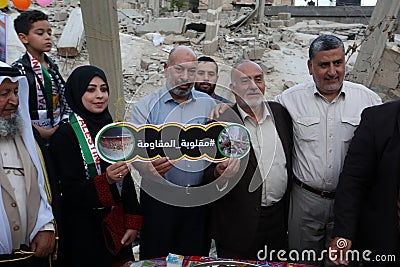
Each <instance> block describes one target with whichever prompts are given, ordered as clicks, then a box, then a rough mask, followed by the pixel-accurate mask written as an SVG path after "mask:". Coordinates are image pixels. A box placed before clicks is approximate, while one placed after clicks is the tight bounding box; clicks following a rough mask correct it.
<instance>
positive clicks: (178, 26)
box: [136, 17, 186, 34]
mask: <svg viewBox="0 0 400 267" xmlns="http://www.w3.org/2000/svg"><path fill="white" fill-rule="evenodd" d="M185 23H186V18H184V17H174V18H155V19H153V20H151V21H150V22H149V23H146V24H144V25H138V26H137V27H136V33H137V34H145V33H147V32H156V31H158V32H162V33H174V34H182V33H183V32H184V28H185Z"/></svg>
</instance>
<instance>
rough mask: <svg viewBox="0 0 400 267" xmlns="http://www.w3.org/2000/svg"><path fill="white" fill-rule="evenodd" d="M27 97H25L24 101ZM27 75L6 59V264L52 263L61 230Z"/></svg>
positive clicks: (1, 87) (0, 153) (0, 218)
mask: <svg viewBox="0 0 400 267" xmlns="http://www.w3.org/2000/svg"><path fill="white" fill-rule="evenodd" d="M20 100H21V102H20ZM39 153H40V152H39V151H38V149H37V147H36V144H35V139H34V137H33V132H32V126H31V122H30V117H29V112H28V84H27V81H26V77H25V76H22V74H21V73H20V72H19V71H18V70H17V69H14V68H11V67H9V66H8V65H6V64H5V63H1V64H0V167H1V168H0V187H1V190H0V264H1V266H13V267H16V266H24V267H26V266H35V267H36V266H40V267H42V266H48V264H49V259H48V258H47V257H48V256H49V255H50V254H51V252H52V251H53V248H54V244H55V234H54V225H53V213H52V209H51V206H50V205H49V203H48V199H47V195H46V192H45V189H44V188H45V179H44V171H43V168H42V165H41V160H40V158H39Z"/></svg>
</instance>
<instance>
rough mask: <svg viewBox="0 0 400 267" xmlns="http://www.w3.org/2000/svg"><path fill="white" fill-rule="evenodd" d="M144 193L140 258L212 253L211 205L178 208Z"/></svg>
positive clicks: (142, 197) (142, 193)
mask: <svg viewBox="0 0 400 267" xmlns="http://www.w3.org/2000/svg"><path fill="white" fill-rule="evenodd" d="M140 195H141V205H142V211H143V212H142V215H143V223H142V229H141V232H140V260H144V259H153V258H159V257H166V256H167V255H168V253H174V254H179V255H192V256H203V255H206V256H208V251H206V248H207V247H208V246H207V244H206V243H207V242H209V238H208V236H207V230H206V219H207V218H206V216H207V214H206V211H207V210H206V209H207V207H205V206H200V207H187V208H186V207H176V206H172V205H168V204H165V203H162V202H160V201H158V200H156V199H154V198H152V197H151V196H149V195H148V194H146V193H145V192H144V191H143V190H142V191H141V193H140Z"/></svg>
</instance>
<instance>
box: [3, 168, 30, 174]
mask: <svg viewBox="0 0 400 267" xmlns="http://www.w3.org/2000/svg"><path fill="white" fill-rule="evenodd" d="M3 169H4V172H5V173H6V174H10V173H11V172H12V173H13V174H14V175H16V176H25V173H24V169H23V168H14V167H3Z"/></svg>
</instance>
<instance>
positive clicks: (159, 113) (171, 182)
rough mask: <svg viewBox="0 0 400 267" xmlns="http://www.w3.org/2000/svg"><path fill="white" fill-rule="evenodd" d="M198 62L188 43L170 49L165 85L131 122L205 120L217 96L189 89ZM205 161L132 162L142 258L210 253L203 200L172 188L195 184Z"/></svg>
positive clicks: (137, 107)
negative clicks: (138, 187)
mask: <svg viewBox="0 0 400 267" xmlns="http://www.w3.org/2000/svg"><path fill="white" fill-rule="evenodd" d="M196 68H197V59H196V55H195V53H194V52H193V51H192V50H191V49H190V48H189V47H186V46H177V47H175V48H174V49H172V50H171V52H170V54H169V57H168V61H167V63H166V64H165V66H164V73H165V76H166V82H165V85H164V86H162V87H161V88H160V89H158V90H157V91H155V92H153V93H151V94H150V95H148V96H146V97H144V98H142V99H141V100H140V101H139V102H137V103H136V104H135V105H134V106H133V109H132V115H131V122H132V123H133V124H135V125H142V124H154V125H158V124H163V123H167V122H177V123H181V124H192V123H196V124H205V123H206V122H207V119H208V115H209V114H210V112H211V110H212V109H213V107H214V106H215V101H214V100H213V99H212V98H211V97H210V96H209V95H207V94H205V93H202V92H199V91H195V90H192V88H193V84H194V81H195V77H196ZM207 164H209V162H207V161H205V160H197V161H189V160H186V159H181V160H179V161H177V160H170V159H169V158H167V157H163V158H159V159H156V160H153V161H152V162H151V163H140V162H139V163H138V162H135V163H134V166H135V168H137V169H138V170H139V171H140V173H141V175H142V178H143V179H142V182H141V193H140V198H141V199H140V202H141V206H142V211H143V213H142V216H143V224H142V230H141V236H140V259H141V260H143V259H149V258H157V257H164V256H167V255H168V253H175V254H181V255H208V247H209V238H208V236H207V235H208V232H207V228H206V221H207V218H206V215H207V214H206V206H204V205H203V206H195V205H190V204H188V202H185V199H184V197H179V196H178V195H177V194H176V192H177V190H179V189H183V190H185V188H186V189H188V188H190V187H193V186H199V185H200V184H201V183H202V177H203V170H204V169H205V168H206V167H207V166H206V165H207ZM223 166H224V168H225V167H226V165H223ZM187 197H188V198H189V197H190V194H189V193H188V195H187ZM181 198H182V199H181ZM176 200H177V201H176ZM178 202H179V203H178ZM185 203H186V204H185Z"/></svg>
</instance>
